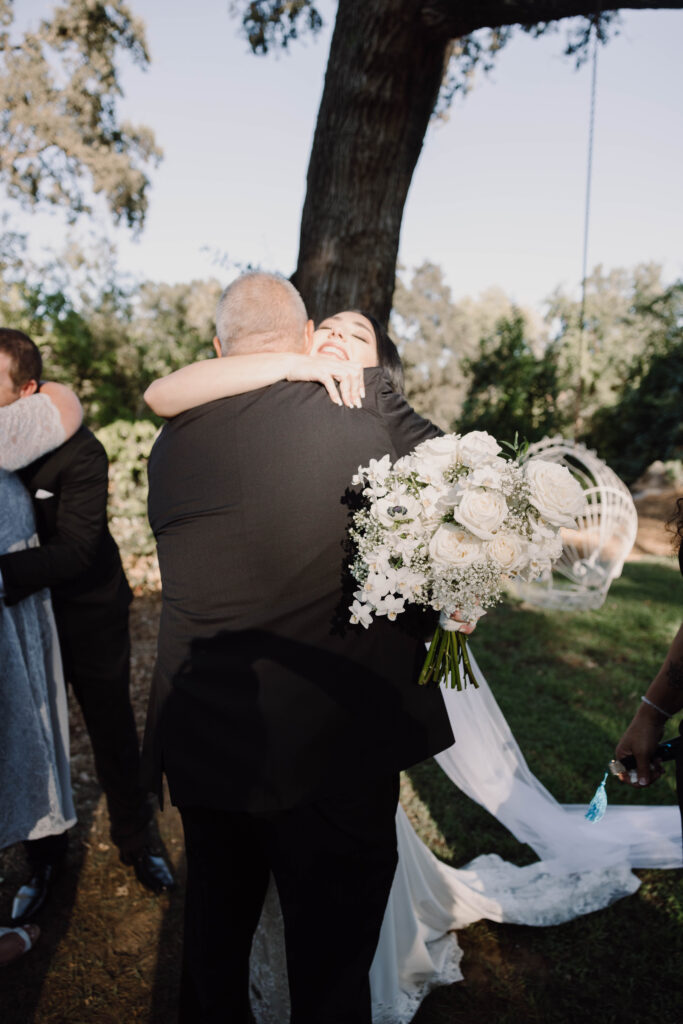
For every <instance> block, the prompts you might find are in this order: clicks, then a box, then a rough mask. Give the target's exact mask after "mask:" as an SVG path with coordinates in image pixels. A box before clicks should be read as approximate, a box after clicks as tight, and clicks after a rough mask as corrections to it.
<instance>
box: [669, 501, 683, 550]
mask: <svg viewBox="0 0 683 1024" xmlns="http://www.w3.org/2000/svg"><path fill="white" fill-rule="evenodd" d="M666 525H667V526H668V527H669V529H671V530H672V531H673V534H674V549H675V550H676V551H678V549H679V548H680V547H681V545H682V544H683V498H678V499H677V501H676V511H675V512H674V514H673V515H672V517H671V519H669V521H668V522H667V524H666Z"/></svg>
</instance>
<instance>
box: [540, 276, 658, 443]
mask: <svg viewBox="0 0 683 1024" xmlns="http://www.w3.org/2000/svg"><path fill="white" fill-rule="evenodd" d="M676 307H677V300H676V296H675V291H671V290H667V289H666V287H665V285H664V283H663V282H662V269H661V267H660V266H659V265H658V264H656V263H643V264H639V265H638V266H636V267H635V268H633V269H624V268H617V269H614V270H610V271H605V270H604V269H603V268H602V267H601V266H597V267H596V268H595V269H594V271H593V272H592V274H591V275H590V277H589V278H588V279H587V281H586V305H585V312H584V330H583V335H582V334H581V332H580V330H579V327H580V321H581V310H580V302H579V300H578V299H577V298H575V297H570V296H568V295H567V294H566V293H564V292H563V291H561V290H559V289H558V290H557V291H556V292H554V293H553V295H551V296H550V299H549V300H548V304H547V314H546V320H547V322H548V324H549V326H550V330H551V332H552V336H553V338H554V339H555V340H556V342H557V344H558V347H559V349H560V351H561V361H562V371H563V376H564V377H565V379H566V381H567V386H568V387H571V388H572V389H573V391H574V392H575V393H576V391H577V389H579V388H580V389H581V394H580V396H579V400H578V402H577V399H576V394H575V395H574V398H572V401H573V402H574V404H575V407H576V406H577V405H578V406H580V408H579V410H578V411H579V418H578V420H579V422H578V426H579V428H581V427H582V426H583V425H585V424H586V423H587V422H588V420H589V419H590V417H591V416H592V415H593V413H595V411H596V410H597V409H599V408H601V407H603V406H607V405H611V404H612V403H613V402H614V401H615V400H616V399H617V396H618V395H619V394H621V393H622V390H623V388H624V386H625V384H626V383H627V382H628V380H629V378H630V377H631V375H632V367H633V364H634V361H636V360H640V359H641V358H645V359H646V360H647V358H648V357H649V356H651V355H653V354H654V353H655V352H656V351H658V347H657V346H658V345H659V344H660V342H661V344H665V342H664V340H663V334H662V330H663V328H662V324H663V322H664V320H666V321H667V322H668V321H670V319H671V317H673V318H674V319H675V317H676V315H677V308H676ZM667 329H668V328H667ZM664 333H666V329H665V330H664Z"/></svg>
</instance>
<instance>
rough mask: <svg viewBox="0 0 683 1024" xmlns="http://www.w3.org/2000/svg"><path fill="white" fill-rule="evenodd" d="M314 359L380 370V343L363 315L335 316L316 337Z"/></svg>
mask: <svg viewBox="0 0 683 1024" xmlns="http://www.w3.org/2000/svg"><path fill="white" fill-rule="evenodd" d="M311 355H313V356H333V357H334V358H335V359H350V360H352V361H354V362H356V363H360V364H361V366H377V340H376V339H375V332H374V330H373V328H372V324H371V323H370V321H369V320H368V319H367V317H364V316H363V314H362V313H352V312H345V313H335V314H334V316H328V317H327V319H326V320H323V321H322V323H320V324H319V326H318V329H317V331H316V332H315V334H314V335H313V347H312V349H311Z"/></svg>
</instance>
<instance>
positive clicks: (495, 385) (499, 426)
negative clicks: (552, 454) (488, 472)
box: [458, 311, 566, 441]
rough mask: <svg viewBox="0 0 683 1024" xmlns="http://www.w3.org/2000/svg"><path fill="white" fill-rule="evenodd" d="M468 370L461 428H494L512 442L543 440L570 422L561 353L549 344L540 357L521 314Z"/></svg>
mask: <svg viewBox="0 0 683 1024" xmlns="http://www.w3.org/2000/svg"><path fill="white" fill-rule="evenodd" d="M466 368H467V370H469V373H470V375H471V377H470V383H469V390H468V392H467V397H466V399H465V403H464V406H463V410H462V414H461V417H460V420H459V423H458V429H459V430H461V431H466V430H488V431H489V432H490V433H491V434H493V435H494V436H495V437H497V438H499V439H502V440H509V441H512V439H513V438H514V436H515V434H518V435H519V437H520V438H521V439H526V440H527V441H538V440H540V438H542V437H545V436H546V435H548V434H555V433H557V432H558V430H560V429H561V427H562V426H563V425H564V424H565V422H566V413H565V412H563V410H562V406H561V390H562V389H561V385H560V372H559V364H558V349H557V347H556V345H549V346H548V347H547V348H546V349H545V351H544V352H542V353H541V354H540V355H536V354H535V353H534V351H533V349H532V347H531V345H530V343H529V342H528V340H527V335H526V324H525V321H524V317H523V316H522V315H521V313H519V312H518V311H517V312H515V313H514V314H513V315H512V317H510V318H503V319H502V320H500V321H499V322H498V324H497V326H496V329H495V331H494V333H493V334H492V335H490V336H489V337H488V338H484V339H482V341H481V343H480V351H479V356H478V358H477V359H474V360H471V361H468V363H467V366H466Z"/></svg>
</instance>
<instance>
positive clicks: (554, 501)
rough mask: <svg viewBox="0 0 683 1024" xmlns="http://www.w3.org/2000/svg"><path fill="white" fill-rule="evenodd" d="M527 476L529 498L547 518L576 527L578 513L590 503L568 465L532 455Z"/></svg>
mask: <svg viewBox="0 0 683 1024" xmlns="http://www.w3.org/2000/svg"><path fill="white" fill-rule="evenodd" d="M526 479H527V482H528V484H529V487H530V488H531V497H530V498H529V501H530V502H531V504H532V505H533V506H534V508H537V509H538V511H539V512H540V513H541V515H542V516H543V518H544V519H546V520H547V521H548V522H549V523H552V524H553V525H554V526H573V527H576V522H575V520H576V517H577V516H580V515H581V513H582V512H583V510H584V508H585V507H586V499H585V498H584V495H583V491H582V490H581V486H580V484H579V483H578V481H577V480H575V479H574V477H573V476H572V475H571V473H570V472H569V470H568V469H567V467H566V466H561V465H560V464H559V463H557V462H547V461H545V460H544V459H530V460H529V462H527V464H526Z"/></svg>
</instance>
